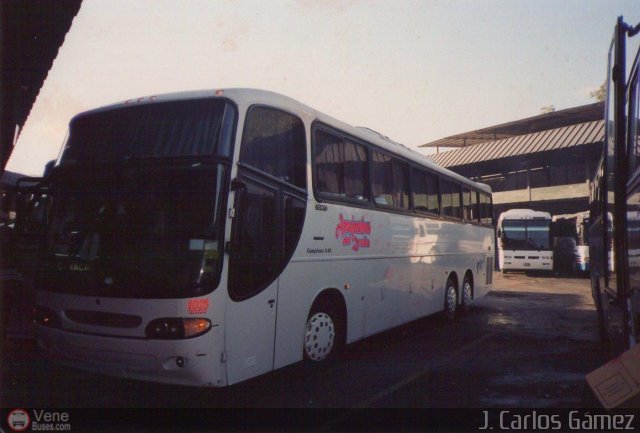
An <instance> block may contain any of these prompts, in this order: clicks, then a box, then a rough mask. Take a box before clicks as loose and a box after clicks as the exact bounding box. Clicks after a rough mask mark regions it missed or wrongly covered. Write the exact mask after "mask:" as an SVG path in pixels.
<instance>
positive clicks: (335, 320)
mask: <svg viewBox="0 0 640 433" xmlns="http://www.w3.org/2000/svg"><path fill="white" fill-rule="evenodd" d="M341 316H342V315H341V313H340V310H339V309H338V308H336V307H335V306H333V305H331V303H329V302H327V301H326V300H325V301H324V302H323V301H322V300H319V301H316V303H315V304H314V305H313V307H312V308H311V311H310V312H309V316H308V318H307V323H306V326H305V329H304V343H303V353H304V359H305V360H306V361H309V362H312V363H319V362H324V361H330V360H333V359H334V358H335V357H336V354H337V353H338V352H339V351H340V349H341V348H342V346H343V344H344V343H343V342H344V325H343V323H344V318H343V317H341Z"/></svg>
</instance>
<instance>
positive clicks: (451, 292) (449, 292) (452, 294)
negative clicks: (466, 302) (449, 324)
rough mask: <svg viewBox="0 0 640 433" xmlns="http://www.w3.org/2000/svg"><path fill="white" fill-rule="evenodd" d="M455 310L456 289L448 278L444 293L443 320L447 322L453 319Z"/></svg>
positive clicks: (456, 307)
mask: <svg viewBox="0 0 640 433" xmlns="http://www.w3.org/2000/svg"><path fill="white" fill-rule="evenodd" d="M457 309H458V288H457V287H456V283H455V281H454V280H453V279H451V278H449V279H448V280H447V285H446V286H445V291H444V318H445V319H447V320H449V321H450V320H453V319H455V317H456V311H457Z"/></svg>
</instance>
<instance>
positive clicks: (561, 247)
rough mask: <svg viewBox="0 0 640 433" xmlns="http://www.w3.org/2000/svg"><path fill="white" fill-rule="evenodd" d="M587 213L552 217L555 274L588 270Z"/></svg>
mask: <svg viewBox="0 0 640 433" xmlns="http://www.w3.org/2000/svg"><path fill="white" fill-rule="evenodd" d="M588 228H589V211H585V212H578V213H574V214H564V215H554V216H553V218H552V219H551V238H552V240H553V258H554V268H555V270H556V272H586V271H588V270H589V230H588Z"/></svg>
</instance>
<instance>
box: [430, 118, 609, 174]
mask: <svg viewBox="0 0 640 433" xmlns="http://www.w3.org/2000/svg"><path fill="white" fill-rule="evenodd" d="M601 141H604V121H603V120H595V121H592V122H585V123H579V124H576V125H570V126H565V127H562V128H556V129H551V130H547V131H540V132H535V133H533V134H527V135H521V136H519V137H510V138H506V139H503V140H495V141H488V142H485V143H481V144H476V145H474V146H468V147H464V148H462V149H456V150H451V151H449V152H443V153H440V154H434V155H427V156H428V157H429V158H431V159H432V160H433V161H435V162H436V163H437V164H438V165H440V166H442V167H456V166H460V165H467V164H473V163H476V162H481V161H491V160H495V159H500V158H509V157H513V156H517V155H526V154H530V153H537V152H545V151H549V150H555V149H564V148H567V147H573V146H579V145H581V144H590V143H598V142H601Z"/></svg>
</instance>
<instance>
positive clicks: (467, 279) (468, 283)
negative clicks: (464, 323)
mask: <svg viewBox="0 0 640 433" xmlns="http://www.w3.org/2000/svg"><path fill="white" fill-rule="evenodd" d="M461 292H462V293H461V296H460V297H461V300H460V312H461V313H468V312H469V310H470V309H471V302H473V278H472V277H471V274H469V273H467V275H465V276H464V280H462V290H461Z"/></svg>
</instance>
